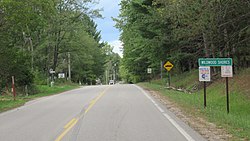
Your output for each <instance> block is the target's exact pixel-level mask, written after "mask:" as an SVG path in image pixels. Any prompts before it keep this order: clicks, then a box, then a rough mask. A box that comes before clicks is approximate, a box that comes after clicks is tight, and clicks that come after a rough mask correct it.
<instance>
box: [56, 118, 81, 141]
mask: <svg viewBox="0 0 250 141" xmlns="http://www.w3.org/2000/svg"><path fill="white" fill-rule="evenodd" d="M77 122H78V119H76V120H74V121H73V122H72V124H70V126H69V127H68V128H66V129H65V130H64V131H63V132H62V134H61V135H60V136H58V138H57V139H56V140H55V141H61V140H62V138H63V137H64V136H65V135H66V134H67V133H68V132H69V131H70V129H71V128H73V127H74V126H75V125H76V123H77Z"/></svg>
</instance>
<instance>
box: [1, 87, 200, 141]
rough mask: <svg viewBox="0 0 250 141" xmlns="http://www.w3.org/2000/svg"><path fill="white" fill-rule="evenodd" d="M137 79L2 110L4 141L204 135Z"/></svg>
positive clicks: (189, 139) (193, 139) (191, 140)
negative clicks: (179, 116) (165, 105)
mask: <svg viewBox="0 0 250 141" xmlns="http://www.w3.org/2000/svg"><path fill="white" fill-rule="evenodd" d="M203 140H205V139H204V138H202V137H201V136H200V135H199V134H198V133H196V132H195V131H194V130H192V129H191V128H190V127H188V126H187V125H186V124H184V123H183V122H181V121H180V120H178V119H177V118H176V117H175V116H174V115H173V114H172V113H171V112H169V111H168V110H167V109H165V108H164V107H163V106H162V105H161V104H160V103H158V101H156V100H154V99H153V98H151V97H150V96H149V95H148V94H147V93H146V92H145V91H143V90H142V89H141V88H140V87H138V86H136V85H113V86H90V87H83V88H80V89H77V90H72V91H68V92H65V93H62V94H59V95H55V96H50V97H45V98H41V99H37V100H35V101H31V102H29V103H27V104H26V105H24V106H22V107H20V108H17V109H14V110H11V111H8V112H5V113H2V114H0V141H203Z"/></svg>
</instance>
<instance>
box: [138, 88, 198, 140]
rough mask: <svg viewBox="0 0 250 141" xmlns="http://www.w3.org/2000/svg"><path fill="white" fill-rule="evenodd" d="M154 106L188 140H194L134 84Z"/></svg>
mask: <svg viewBox="0 0 250 141" xmlns="http://www.w3.org/2000/svg"><path fill="white" fill-rule="evenodd" d="M134 86H135V87H137V88H138V89H139V90H141V92H142V93H143V94H144V95H145V96H146V97H147V98H148V99H149V100H150V101H151V102H152V103H153V104H154V105H155V106H156V108H157V109H158V110H159V111H160V112H161V113H162V114H163V116H164V117H165V118H167V119H168V120H169V121H170V122H171V123H172V125H174V127H175V128H176V129H177V130H178V131H179V132H180V133H181V134H182V135H183V136H184V137H185V138H186V139H187V140H188V141H195V140H194V139H193V138H192V137H191V136H190V135H189V134H188V133H187V132H186V131H185V130H184V129H183V128H182V127H181V126H180V125H179V124H178V123H177V122H176V121H175V120H174V119H173V118H171V117H170V116H169V115H168V114H167V113H166V112H165V111H164V110H163V109H162V108H161V107H160V106H159V105H158V104H157V103H156V102H155V101H154V100H153V99H152V98H151V97H150V96H149V95H148V94H147V93H146V92H145V91H144V90H143V89H142V88H141V87H139V86H137V85H134Z"/></svg>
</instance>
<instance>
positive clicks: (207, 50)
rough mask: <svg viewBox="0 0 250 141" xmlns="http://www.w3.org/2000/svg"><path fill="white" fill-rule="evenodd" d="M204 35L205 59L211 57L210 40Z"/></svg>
mask: <svg viewBox="0 0 250 141" xmlns="http://www.w3.org/2000/svg"><path fill="white" fill-rule="evenodd" d="M202 34H203V42H204V51H205V57H206V58H208V57H209V44H208V38H207V35H206V33H205V32H203V33H202Z"/></svg>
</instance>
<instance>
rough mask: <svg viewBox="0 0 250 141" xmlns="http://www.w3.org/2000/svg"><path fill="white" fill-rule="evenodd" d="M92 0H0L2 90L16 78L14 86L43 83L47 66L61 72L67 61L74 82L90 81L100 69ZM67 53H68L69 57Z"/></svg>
mask: <svg viewBox="0 0 250 141" xmlns="http://www.w3.org/2000/svg"><path fill="white" fill-rule="evenodd" d="M92 4H94V1H93V0H86V1H78V0H72V1H70V2H68V1H65V0H51V1H48V0H22V1H19V0H2V1H0V65H1V71H0V84H1V89H3V87H4V86H5V85H6V83H11V81H10V80H11V76H15V77H16V84H17V86H20V87H25V86H26V85H29V86H30V85H32V84H33V83H34V82H35V83H36V84H47V83H48V82H47V81H48V78H49V77H51V74H49V70H50V69H53V70H55V72H56V74H55V76H57V74H58V73H65V74H66V77H69V76H68V74H69V73H68V65H69V60H71V68H72V73H71V74H72V80H71V81H73V82H78V81H85V80H87V79H88V81H94V80H96V79H97V78H99V77H101V76H102V75H103V73H104V64H105V62H104V60H105V53H104V52H102V47H103V46H104V45H103V43H100V40H101V36H100V31H97V25H96V23H95V22H94V21H93V19H92V18H94V17H101V15H100V14H99V10H98V9H91V8H90V5H92ZM69 54H70V55H71V56H69Z"/></svg>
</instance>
